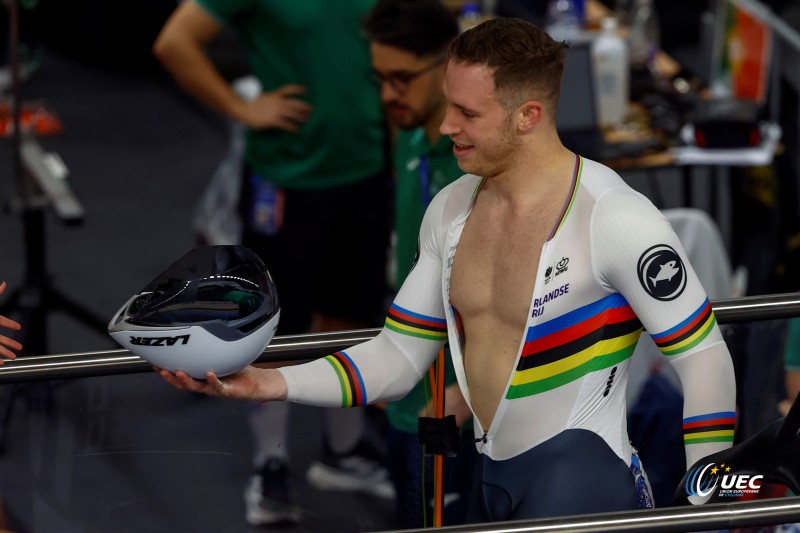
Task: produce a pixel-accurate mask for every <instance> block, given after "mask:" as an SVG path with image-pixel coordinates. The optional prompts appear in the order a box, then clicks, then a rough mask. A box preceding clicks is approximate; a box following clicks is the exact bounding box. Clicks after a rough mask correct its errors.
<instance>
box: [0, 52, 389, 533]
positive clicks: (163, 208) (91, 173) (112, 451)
mask: <svg viewBox="0 0 800 533" xmlns="http://www.w3.org/2000/svg"><path fill="white" fill-rule="evenodd" d="M22 98H23V100H34V99H44V100H46V101H47V102H48V103H49V104H50V105H51V106H52V108H53V109H55V110H56V112H57V113H58V115H59V116H60V118H61V120H62V122H63V124H64V133H63V134H62V135H58V136H53V137H43V138H40V139H39V142H40V143H41V145H42V146H43V147H44V149H45V150H47V151H52V152H55V153H57V154H58V155H59V156H60V157H61V159H62V160H63V161H64V163H65V164H66V166H67V167H68V169H69V176H68V182H69V185H70V186H71V188H72V189H73V190H74V192H75V194H76V196H77V198H78V199H79V201H80V203H81V204H82V206H83V208H84V210H85V221H84V223H83V224H82V225H80V226H76V227H72V226H66V225H64V224H63V223H62V221H61V220H60V219H59V218H58V217H57V216H56V215H55V213H54V212H53V210H51V209H48V210H46V211H45V219H46V223H45V228H46V234H45V235H44V236H43V238H44V242H43V244H44V248H45V250H46V253H47V255H46V267H47V271H48V272H49V273H50V274H51V275H52V278H51V282H52V286H53V287H54V288H55V289H57V290H58V291H60V292H62V293H63V294H64V295H65V296H66V297H67V298H69V299H71V300H73V301H75V302H77V303H79V304H80V305H81V306H84V307H85V308H87V309H88V310H89V311H90V312H91V313H93V314H94V315H96V316H97V317H99V318H100V319H101V320H103V321H105V320H108V319H110V318H111V315H112V314H113V313H114V311H115V310H116V309H117V308H118V307H119V306H120V305H121V304H122V303H123V302H124V301H125V300H126V299H127V298H128V297H129V296H130V295H132V294H133V293H135V292H136V291H138V290H139V289H141V288H142V287H143V286H144V284H146V283H147V282H148V281H150V280H151V279H152V278H153V277H154V276H155V275H156V274H158V273H159V272H161V270H163V269H164V268H166V267H167V266H168V265H169V264H170V263H172V262H173V261H174V260H176V259H178V258H179V257H180V256H181V255H183V254H184V253H185V252H186V251H188V250H189V249H191V248H192V247H193V246H194V245H195V241H194V235H193V232H192V230H191V227H190V220H191V216H192V210H193V206H194V205H195V203H196V201H197V200H198V198H199V196H200V194H201V193H202V191H203V189H204V187H205V185H206V183H207V181H208V180H209V178H210V177H211V175H212V173H213V171H214V169H215V167H216V165H217V163H218V162H219V160H220V159H221V157H222V155H223V152H224V150H225V148H226V143H227V141H228V130H227V126H226V125H225V123H224V122H223V121H222V120H220V119H219V117H217V116H216V115H214V114H213V113H210V112H208V111H206V110H205V109H203V108H202V107H200V106H198V105H196V104H194V103H193V101H192V100H191V99H189V98H188V97H186V96H185V95H184V94H183V93H182V92H181V91H179V90H177V89H176V88H175V86H174V85H173V84H172V83H170V82H169V81H167V80H166V79H165V78H159V77H157V76H155V77H154V76H151V75H147V76H144V75H139V74H132V73H126V72H121V71H112V70H109V69H106V68H100V67H97V66H93V65H90V64H87V63H83V62H79V61H74V60H71V59H67V58H65V57H63V56H60V55H58V54H56V53H54V52H52V51H49V50H48V51H45V53H44V56H43V62H42V65H41V68H40V69H39V70H38V71H37V72H35V73H34V75H33V76H32V77H31V78H30V79H29V80H28V81H26V83H25V84H24V86H23V89H22ZM11 160H12V158H11V144H10V143H9V142H3V143H0V199H2V201H3V202H5V201H6V200H9V199H10V197H11V194H12V192H13V191H14V190H16V187H17V181H16V177H15V175H14V172H13V166H12V164H11ZM24 229H25V228H24V226H23V224H22V222H21V219H20V217H19V216H18V214H16V213H13V212H9V211H7V210H4V211H3V212H2V213H0V279H5V280H6V281H7V282H8V286H9V289H8V292H7V294H5V295H3V296H2V297H0V304H3V303H7V302H8V301H9V296H10V295H11V294H12V293H13V292H14V291H15V290H17V289H20V288H22V287H24V286H25V281H26V276H25V273H26V263H25V254H26V245H25V239H24V237H23V235H24ZM39 237H40V236H37V239H35V241H36V242H37V243H40V244H41V243H42V241H41V239H40V238H39ZM27 294H28V296H30V293H27ZM47 310H48V313H47V319H48V326H47V329H46V339H45V340H46V342H47V344H46V349H45V350H44V352H45V353H50V354H57V353H74V352H87V351H102V350H106V349H114V348H117V346H116V345H115V344H114V343H113V342H112V341H111V339H110V338H109V337H108V335H107V334H105V333H104V332H103V331H102V330H100V331H98V330H97V329H94V328H91V327H87V326H86V325H85V324H83V323H81V322H80V321H78V320H76V319H75V317H74V316H72V315H70V314H69V313H65V312H61V311H58V310H55V309H49V308H48V309H47ZM50 311H52V312H50ZM32 334H33V335H35V336H36V338H35V339H33V341H37V340H38V341H41V340H43V339H42V338H41V335H42V333H41V332H36V333H32ZM31 355H38V354H31ZM0 397H1V398H0V405H2V406H3V407H4V408H5V412H0V417H2V416H3V415H5V418H4V424H3V426H2V433H0V439H2V442H1V443H2V448H0V450H2V454H1V455H0V495H1V496H2V499H3V502H4V506H5V512H6V514H7V515H8V516H9V517H10V520H11V525H13V526H15V529H16V530H17V531H33V532H50V531H58V532H71V531H75V532H79V531H148V532H151V531H170V532H174V531H192V532H206V531H207V532H218V531H256V530H258V528H250V527H249V526H248V525H247V524H246V522H245V520H244V504H243V499H242V491H243V488H244V486H245V483H246V481H247V477H248V475H249V467H250V460H251V451H252V444H251V440H250V436H249V432H248V428H247V425H246V422H245V416H246V413H247V409H248V408H249V406H248V405H246V404H244V403H240V402H230V401H227V402H226V401H220V400H217V399H210V398H204V397H203V398H199V397H195V396H194V395H190V394H185V393H181V392H179V391H174V390H171V389H170V388H169V387H168V386H167V385H166V384H164V383H163V382H162V381H161V380H160V379H159V378H157V377H156V376H155V375H152V374H136V375H127V376H109V377H96V378H85V379H72V380H66V381H60V382H46V383H41V382H40V383H34V384H21V385H6V386H3V387H0ZM320 416H321V411H320V410H318V409H311V408H303V407H298V408H297V409H295V411H294V413H293V417H292V429H291V431H290V437H289V442H288V443H287V446H288V447H289V448H290V457H291V461H292V466H293V473H292V485H293V488H294V490H295V493H296V496H297V499H298V503H299V504H300V505H301V506H302V507H303V508H304V510H305V513H304V519H303V522H302V524H301V525H300V526H299V527H297V528H292V529H290V530H292V531H370V530H385V529H389V528H391V527H392V513H393V505H392V503H391V502H386V501H381V500H374V499H372V498H370V497H367V496H355V495H351V494H346V493H319V492H316V491H314V490H313V489H311V488H310V487H308V485H307V484H306V483H305V480H304V476H303V473H304V471H305V468H306V467H307V465H308V463H309V462H310V461H311V460H313V459H314V458H316V457H318V456H319V453H320V446H321V433H320V432H321V427H322V424H321V421H320Z"/></svg>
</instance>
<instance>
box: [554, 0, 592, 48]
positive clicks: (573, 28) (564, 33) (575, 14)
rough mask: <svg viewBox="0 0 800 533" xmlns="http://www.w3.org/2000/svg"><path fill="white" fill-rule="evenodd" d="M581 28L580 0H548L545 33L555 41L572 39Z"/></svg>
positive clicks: (579, 32) (577, 34) (581, 4)
mask: <svg viewBox="0 0 800 533" xmlns="http://www.w3.org/2000/svg"><path fill="white" fill-rule="evenodd" d="M582 28H583V2H582V0H550V5H549V7H548V10H547V28H546V30H547V33H549V34H550V37H552V38H553V39H555V40H556V41H574V40H575V39H577V38H578V37H579V36H580V34H581V30H582Z"/></svg>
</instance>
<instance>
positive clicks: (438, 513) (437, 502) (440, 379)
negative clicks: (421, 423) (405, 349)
mask: <svg viewBox="0 0 800 533" xmlns="http://www.w3.org/2000/svg"><path fill="white" fill-rule="evenodd" d="M444 358H445V351H444V348H442V350H441V351H440V352H439V357H438V358H437V360H436V381H435V383H436V395H435V402H436V403H435V404H434V405H435V406H436V418H444ZM431 388H433V387H431ZM433 476H434V477H433V527H442V508H443V507H444V487H443V482H442V479H443V477H444V457H443V456H442V455H439V454H436V455H434V456H433Z"/></svg>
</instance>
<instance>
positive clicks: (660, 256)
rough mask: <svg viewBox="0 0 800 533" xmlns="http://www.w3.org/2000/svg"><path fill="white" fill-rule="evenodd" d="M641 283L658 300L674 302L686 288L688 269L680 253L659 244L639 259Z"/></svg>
mask: <svg viewBox="0 0 800 533" xmlns="http://www.w3.org/2000/svg"><path fill="white" fill-rule="evenodd" d="M638 271H639V282H640V283H641V284H642V287H643V288H644V290H645V291H647V294H649V295H650V296H652V297H653V298H655V299H656V300H662V301H665V302H666V301H669V300H674V299H675V298H677V297H678V296H680V295H681V293H682V292H683V289H685V288H686V268H685V267H684V266H683V261H681V258H680V256H679V255H678V252H676V251H675V250H674V249H673V248H672V247H670V246H667V245H666V244H657V245H656V246H653V247H652V248H649V249H648V250H646V251H645V252H644V253H643V254H642V256H641V257H640V258H639V265H638Z"/></svg>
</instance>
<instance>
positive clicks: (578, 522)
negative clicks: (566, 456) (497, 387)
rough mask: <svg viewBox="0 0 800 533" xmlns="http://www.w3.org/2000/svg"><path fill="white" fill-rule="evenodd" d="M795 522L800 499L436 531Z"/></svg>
mask: <svg viewBox="0 0 800 533" xmlns="http://www.w3.org/2000/svg"><path fill="white" fill-rule="evenodd" d="M796 521H800V497H794V498H781V499H769V500H756V501H746V502H738V503H709V504H706V505H702V506H687V507H665V508H663V509H649V510H645V509H642V510H638V511H620V512H616V513H599V514H587V515H579V516H564V517H558V518H542V519H537V520H519V521H513V522H495V523H491V524H468V525H464V526H447V527H442V528H438V529H437V531H444V532H465V533H466V532H470V533H479V532H480V533H536V532H543V531H550V532H569V533H590V532H592V533H601V532H602V533H614V532H629V531H647V532H648V533H650V532H658V533H666V532H679V531H680V532H683V531H709V530H718V529H730V528H734V527H748V526H763V525H777V524H788V523H793V522H796ZM404 531H408V532H410V531H415V532H419V533H422V532H424V531H430V530H429V529H409V530H404Z"/></svg>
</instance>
